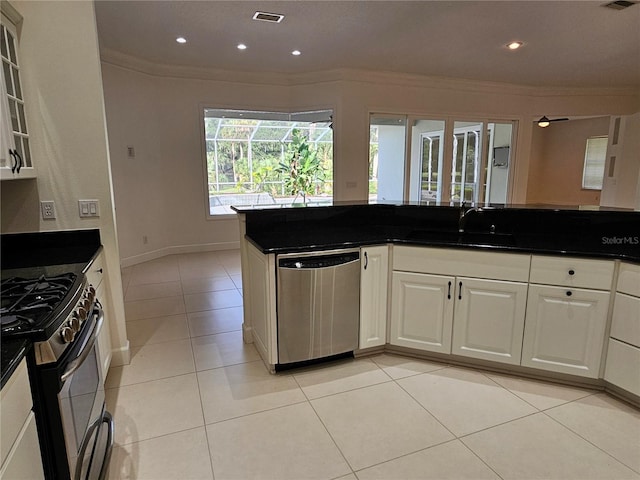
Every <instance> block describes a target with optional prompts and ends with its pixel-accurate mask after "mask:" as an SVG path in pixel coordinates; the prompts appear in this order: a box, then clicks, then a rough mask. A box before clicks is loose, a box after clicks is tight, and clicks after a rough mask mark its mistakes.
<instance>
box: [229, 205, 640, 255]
mask: <svg viewBox="0 0 640 480" xmlns="http://www.w3.org/2000/svg"><path fill="white" fill-rule="evenodd" d="M234 209H235V210H236V211H237V212H238V213H239V214H240V215H241V216H242V217H244V221H245V222H246V238H247V239H248V240H249V241H250V242H251V243H252V244H253V245H254V246H255V247H256V248H258V249H259V250H260V251H262V252H263V253H265V254H266V253H276V254H282V253H293V252H305V251H312V250H314V251H315V250H329V249H336V248H352V247H360V246H368V245H376V244H384V243H394V244H405V245H423V246H434V247H438V246H441V247H447V248H452V247H453V248H478V249H492V250H497V251H509V252H513V253H541V254H548V255H573V256H585V257H594V258H610V259H621V260H626V261H630V262H634V263H640V212H636V211H631V210H605V209H602V210H581V209H579V208H578V207H576V208H575V209H571V208H568V207H564V208H550V207H544V208H543V207H532V208H528V207H521V206H517V207H496V206H488V207H478V208H464V207H454V206H417V205H412V204H401V205H400V204H399V205H389V204H374V205H362V204H353V205H336V206H324V207H322V206H318V207H306V208H304V207H303V208H297V209H296V208H282V209H273V208H268V209H264V210H260V209H258V208H251V209H243V208H242V207H234Z"/></svg>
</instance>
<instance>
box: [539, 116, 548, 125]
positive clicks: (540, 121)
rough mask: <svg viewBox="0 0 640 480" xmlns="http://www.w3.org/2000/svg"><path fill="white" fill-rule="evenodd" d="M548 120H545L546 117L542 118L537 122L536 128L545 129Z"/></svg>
mask: <svg viewBox="0 0 640 480" xmlns="http://www.w3.org/2000/svg"><path fill="white" fill-rule="evenodd" d="M549 123H550V122H549V119H548V118H547V116H546V115H545V116H543V117H542V118H541V119H540V120H538V126H539V127H542V128H546V127H548V126H549Z"/></svg>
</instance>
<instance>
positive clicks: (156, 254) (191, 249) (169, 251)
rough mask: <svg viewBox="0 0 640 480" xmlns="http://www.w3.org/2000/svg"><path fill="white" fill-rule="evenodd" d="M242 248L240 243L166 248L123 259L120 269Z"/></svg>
mask: <svg viewBox="0 0 640 480" xmlns="http://www.w3.org/2000/svg"><path fill="white" fill-rule="evenodd" d="M239 248H240V242H239V241H237V242H219V243H201V244H194V245H176V246H172V247H164V248H160V249H158V250H153V251H151V252H145V253H141V254H140V255H134V256H132V257H127V258H121V259H120V267H121V268H126V267H131V266H132V265H137V264H138V263H143V262H148V261H150V260H156V259H158V258H162V257H166V256H167V255H177V254H180V253H197V252H215V251H220V250H234V249H239Z"/></svg>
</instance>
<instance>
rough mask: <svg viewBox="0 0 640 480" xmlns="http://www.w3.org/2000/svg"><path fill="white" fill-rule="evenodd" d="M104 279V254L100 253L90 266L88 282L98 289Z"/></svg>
mask: <svg viewBox="0 0 640 480" xmlns="http://www.w3.org/2000/svg"><path fill="white" fill-rule="evenodd" d="M103 278H104V254H103V253H100V254H99V255H98V256H97V257H96V258H95V259H94V260H93V262H92V263H91V265H89V269H88V270H87V280H88V281H89V283H90V284H91V285H93V287H94V288H98V287H99V286H100V284H101V283H102V279H103Z"/></svg>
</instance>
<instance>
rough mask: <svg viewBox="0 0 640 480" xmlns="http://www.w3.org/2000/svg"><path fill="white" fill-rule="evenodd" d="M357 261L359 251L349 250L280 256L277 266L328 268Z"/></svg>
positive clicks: (358, 259)
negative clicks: (326, 253) (334, 252)
mask: <svg viewBox="0 0 640 480" xmlns="http://www.w3.org/2000/svg"><path fill="white" fill-rule="evenodd" d="M357 261H360V252H349V253H338V254H334V255H314V256H304V257H287V258H281V259H279V260H278V267H279V268H292V269H302V268H304V269H312V268H329V267H336V266H338V265H344V264H347V263H351V262H357Z"/></svg>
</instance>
